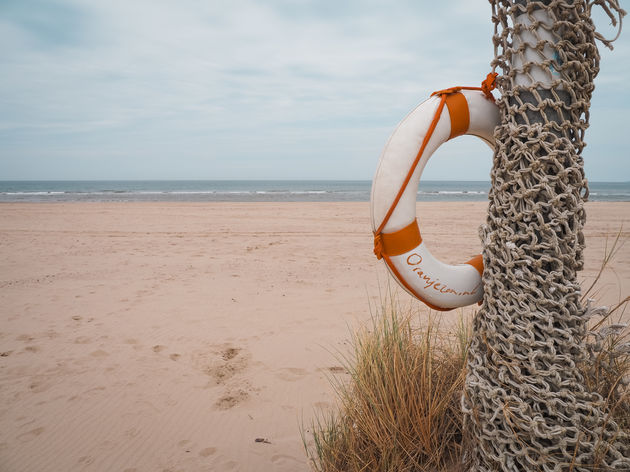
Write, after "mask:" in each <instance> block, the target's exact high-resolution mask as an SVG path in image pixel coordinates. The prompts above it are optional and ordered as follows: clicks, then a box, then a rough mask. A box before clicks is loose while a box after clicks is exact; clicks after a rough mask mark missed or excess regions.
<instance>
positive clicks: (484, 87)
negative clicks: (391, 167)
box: [374, 72, 498, 260]
mask: <svg viewBox="0 0 630 472" xmlns="http://www.w3.org/2000/svg"><path fill="white" fill-rule="evenodd" d="M497 75H498V74H497V73H496V72H490V73H489V74H488V75H487V76H486V78H485V80H484V81H483V82H482V83H481V87H450V88H447V89H444V90H438V91H436V92H433V93H432V94H431V96H432V97H433V96H436V95H437V96H439V97H440V103H439V104H438V107H437V109H436V110H435V114H434V115H433V121H431V126H429V129H428V130H427V134H426V135H425V137H424V140H423V141H422V145H421V146H420V150H419V151H418V154H416V158H415V159H414V161H413V164H412V165H411V168H410V169H409V172H407V176H406V177H405V180H404V182H403V184H402V185H401V187H400V189H399V190H398V194H397V195H396V198H394V201H393V203H392V205H391V206H390V207H389V210H387V213H386V214H385V218H383V222H382V223H381V224H380V226H379V227H378V229H377V230H376V231H374V254H375V255H376V257H377V259H379V260H380V259H381V258H382V257H383V241H382V238H381V233H382V232H383V228H385V225H387V222H388V221H389V218H390V217H391V216H392V213H394V210H395V209H396V207H397V206H398V203H399V202H400V199H401V198H402V195H403V193H405V190H406V189H407V185H408V184H409V181H410V180H411V176H412V175H413V173H414V171H415V170H416V167H417V165H418V162H420V158H421V157H422V154H423V153H424V149H425V148H426V147H427V144H429V140H430V139H431V136H433V131H435V128H436V127H437V124H438V121H440V117H441V116H442V110H444V104H445V103H446V96H447V95H449V94H452V93H457V92H459V91H460V90H480V91H481V92H483V93H484V95H485V96H486V98H488V99H489V100H492V101H495V99H494V96H493V95H492V90H494V88H495V82H496V78H497Z"/></svg>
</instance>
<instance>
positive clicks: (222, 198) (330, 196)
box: [0, 180, 630, 203]
mask: <svg viewBox="0 0 630 472" xmlns="http://www.w3.org/2000/svg"><path fill="white" fill-rule="evenodd" d="M371 187H372V181H371V180H4V181H0V203H1V202H80V201H92V202H255V201H261V202H283V201H285V202H362V201H369V200H370V192H371ZM489 190H490V182H489V181H442V180H426V181H422V182H421V183H420V186H419V188H418V193H417V195H418V197H417V200H418V201H443V202H447V201H485V200H487V199H488V191H489ZM589 190H590V194H589V198H588V200H589V201H607V202H614V201H630V182H589Z"/></svg>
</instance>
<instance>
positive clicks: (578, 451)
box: [462, 0, 630, 471]
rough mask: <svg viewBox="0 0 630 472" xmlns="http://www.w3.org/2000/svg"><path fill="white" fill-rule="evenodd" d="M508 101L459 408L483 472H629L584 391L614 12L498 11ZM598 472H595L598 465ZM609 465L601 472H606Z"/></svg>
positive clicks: (567, 4) (620, 442)
mask: <svg viewBox="0 0 630 472" xmlns="http://www.w3.org/2000/svg"><path fill="white" fill-rule="evenodd" d="M490 3H491V4H492V20H493V23H494V27H495V29H494V36H493V42H494V48H495V59H494V61H493V64H492V65H493V69H495V70H497V71H500V73H499V76H498V78H497V88H498V89H499V90H500V92H501V93H502V96H501V98H500V99H499V100H498V101H497V103H498V105H499V108H500V111H501V114H502V122H501V124H500V125H499V126H498V127H497V129H496V131H495V138H496V142H497V144H496V150H495V155H494V163H493V169H492V173H491V179H492V188H491V191H490V195H489V199H490V204H489V210H488V219H487V222H486V224H485V225H483V226H482V227H481V228H480V236H481V239H482V243H483V246H484V252H483V256H484V267H485V270H484V275H483V283H484V290H485V295H484V301H483V305H482V307H481V309H480V311H479V313H478V314H477V316H476V317H475V320H474V335H473V340H472V343H471V346H470V350H469V361H468V372H467V377H466V386H465V394H464V398H463V401H462V404H463V409H464V415H465V427H466V429H467V434H468V436H469V439H470V444H471V448H470V450H469V452H468V456H467V460H468V461H469V464H468V465H469V467H470V468H471V470H475V471H497V470H503V471H522V470H544V471H560V470H575V471H586V470H594V469H595V470H610V469H613V470H630V438H629V436H628V435H627V434H626V433H625V432H623V431H621V430H620V429H619V427H618V426H617V424H616V423H615V422H614V421H613V420H611V419H610V418H609V417H608V416H607V412H606V411H605V407H604V402H603V400H602V398H601V397H600V396H599V395H597V394H595V393H592V392H589V391H587V389H586V387H585V386H584V379H583V378H582V376H581V374H580V372H579V370H578V367H577V364H578V363H579V362H580V361H583V360H584V359H585V358H586V357H585V356H587V351H586V348H585V344H584V340H585V336H586V333H587V326H586V324H587V318H588V314H587V310H586V309H585V308H584V307H583V306H582V304H581V302H580V297H581V293H580V286H579V284H578V282H577V271H578V270H580V269H581V268H582V265H583V250H584V236H583V232H582V228H583V226H584V222H585V212H584V200H585V199H586V198H587V196H588V188H587V181H586V179H585V176H584V170H583V161H582V157H581V152H582V150H583V148H584V146H585V143H584V132H585V130H586V128H587V127H588V120H589V105H590V98H591V94H592V92H593V89H594V85H593V80H594V78H595V76H596V75H597V73H598V71H599V53H598V50H597V47H596V45H595V40H596V39H599V40H600V41H602V42H603V43H604V44H605V45H607V46H610V40H606V39H604V38H603V37H602V36H601V35H599V34H598V33H597V32H596V31H595V27H594V24H593V22H592V20H591V8H592V7H593V6H595V5H598V6H600V7H602V8H603V9H604V10H605V11H606V13H608V15H609V17H610V18H611V19H612V20H613V24H616V22H615V14H616V15H617V16H618V18H619V20H621V17H622V16H623V14H624V12H623V11H622V10H621V8H620V7H619V5H618V3H617V0H605V1H604V0H599V1H592V2H588V1H586V0H547V1H540V2H533V1H523V0H520V1H519V0H516V1H512V0H490ZM596 464H597V465H596ZM597 467H599V469H598V468H597Z"/></svg>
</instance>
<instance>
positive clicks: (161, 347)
mask: <svg viewBox="0 0 630 472" xmlns="http://www.w3.org/2000/svg"><path fill="white" fill-rule="evenodd" d="M164 349H166V346H162V345H161V344H156V345H155V346H153V352H162V351H163V350H164Z"/></svg>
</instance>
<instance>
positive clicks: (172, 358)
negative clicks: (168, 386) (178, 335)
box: [168, 352, 181, 361]
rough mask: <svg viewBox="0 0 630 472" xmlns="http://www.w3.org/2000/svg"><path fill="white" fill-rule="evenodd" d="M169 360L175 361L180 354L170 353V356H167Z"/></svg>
mask: <svg viewBox="0 0 630 472" xmlns="http://www.w3.org/2000/svg"><path fill="white" fill-rule="evenodd" d="M168 357H169V359H170V360H172V361H176V360H178V359H179V358H180V357H181V354H177V353H176V352H174V353H173V354H171V355H170V356H168Z"/></svg>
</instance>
